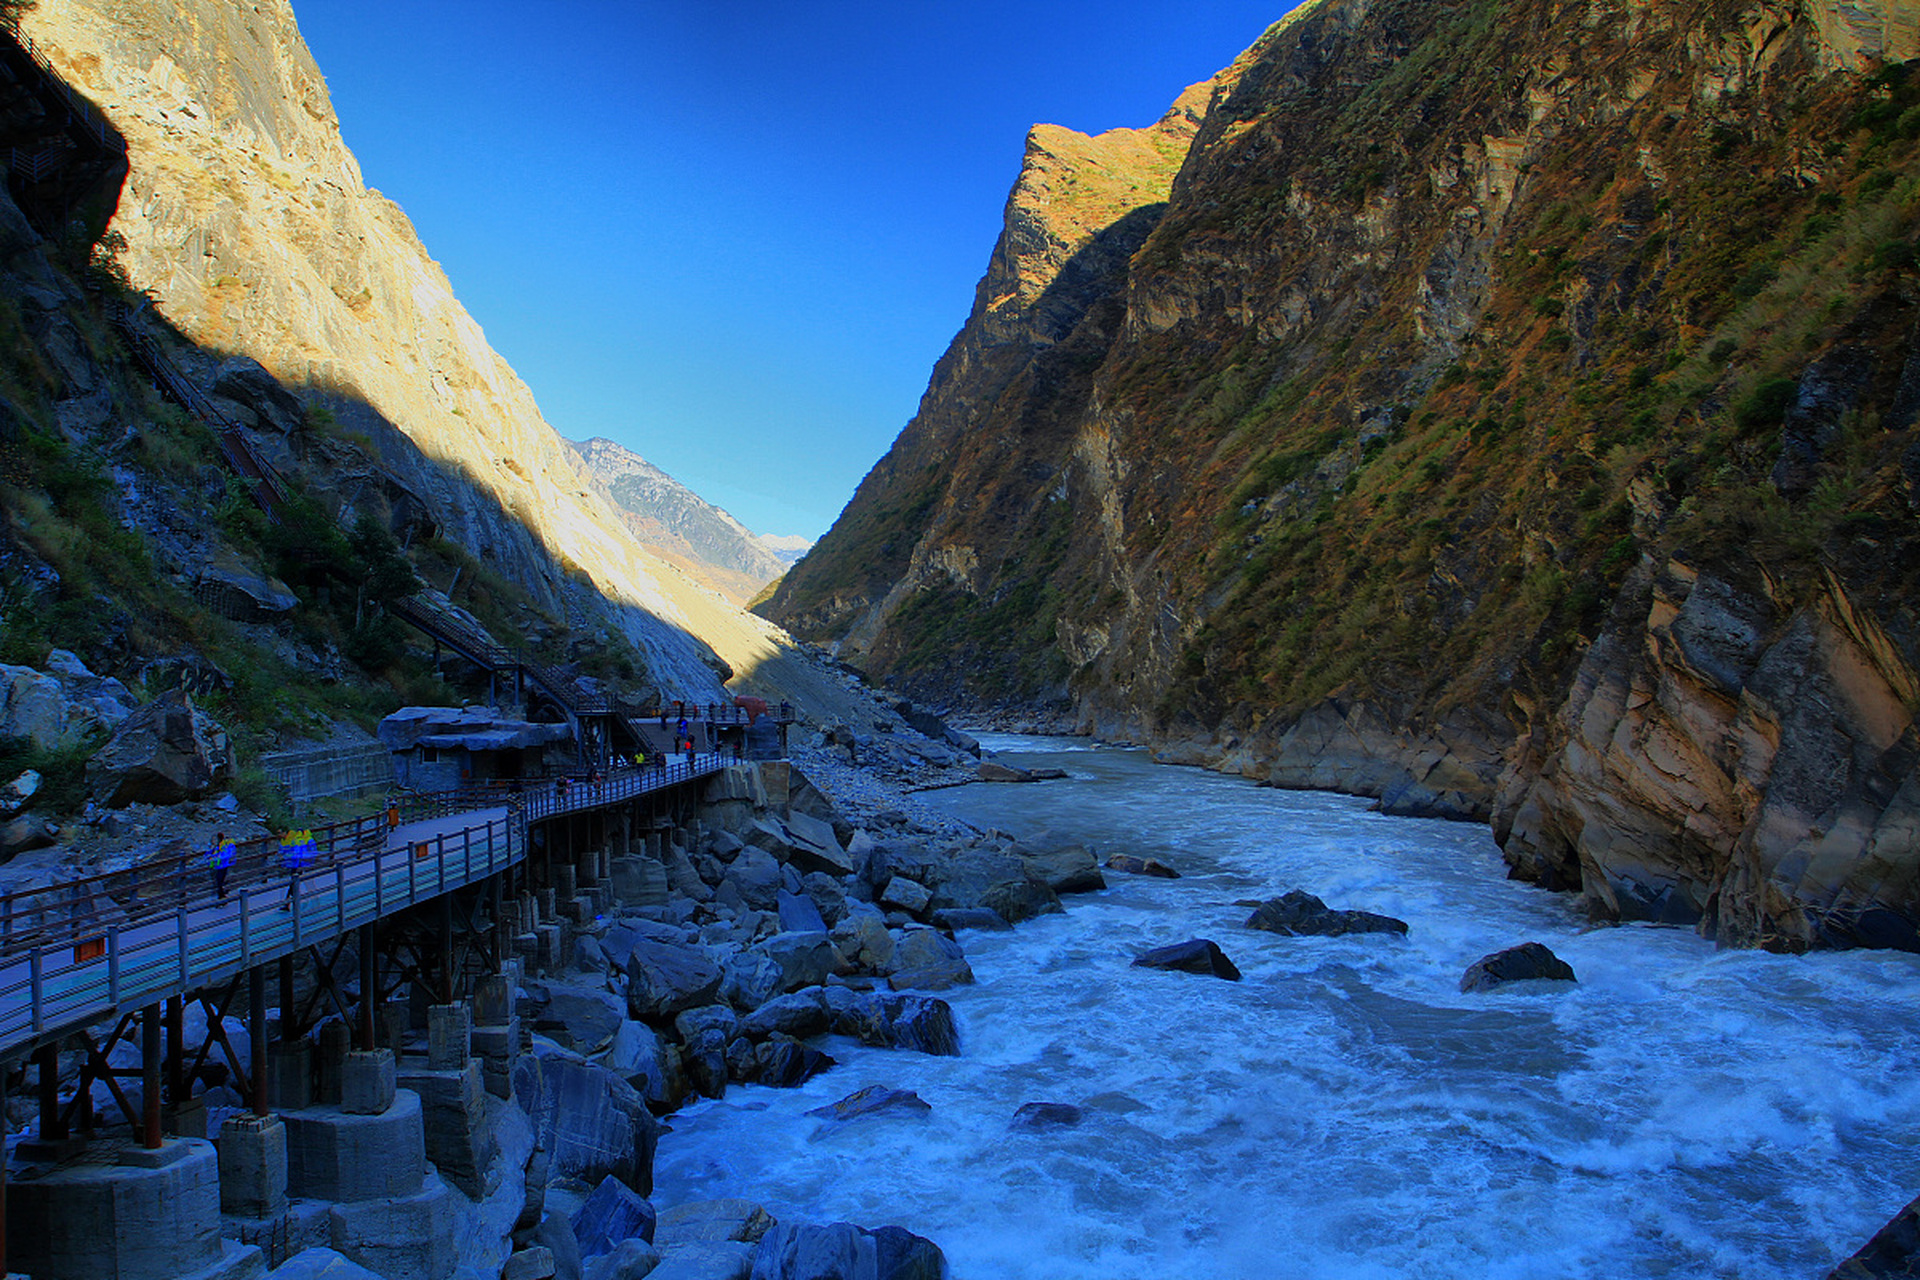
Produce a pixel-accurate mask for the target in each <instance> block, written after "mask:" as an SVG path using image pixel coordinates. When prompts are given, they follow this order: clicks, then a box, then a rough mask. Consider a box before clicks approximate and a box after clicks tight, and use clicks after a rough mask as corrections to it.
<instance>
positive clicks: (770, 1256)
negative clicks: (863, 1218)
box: [751, 1222, 947, 1280]
mask: <svg viewBox="0 0 1920 1280" xmlns="http://www.w3.org/2000/svg"><path fill="white" fill-rule="evenodd" d="M946 1277H947V1259H946V1255H945V1254H943V1253H941V1252H940V1246H938V1245H936V1244H935V1243H933V1241H931V1240H928V1239H926V1238H924V1237H922V1236H917V1235H914V1234H913V1233H912V1232H911V1231H908V1230H907V1229H906V1228H904V1227H881V1228H879V1229H878V1230H875V1231H869V1230H867V1229H866V1228H864V1227H856V1226H854V1225H853V1224H852V1223H849V1222H830V1223H826V1224H824V1225H813V1224H809V1223H787V1222H782V1223H778V1224H776V1225H775V1226H774V1228H773V1229H772V1230H771V1231H769V1232H767V1234H766V1235H765V1236H763V1237H761V1240H760V1243H759V1245H758V1246H756V1247H755V1249H754V1254H753V1272H752V1276H751V1280H946Z"/></svg>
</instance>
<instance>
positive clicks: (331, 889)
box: [0, 754, 729, 1058]
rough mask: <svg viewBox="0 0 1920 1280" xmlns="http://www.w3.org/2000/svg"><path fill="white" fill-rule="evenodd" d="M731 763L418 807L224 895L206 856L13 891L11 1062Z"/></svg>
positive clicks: (365, 823) (423, 897) (2, 1002)
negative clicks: (536, 826)
mask: <svg viewBox="0 0 1920 1280" xmlns="http://www.w3.org/2000/svg"><path fill="white" fill-rule="evenodd" d="M728 763H729V762H728V760H727V758H726V757H724V756H720V755H716V754H706V755H701V756H697V757H695V758H694V759H693V760H691V761H689V760H686V759H676V760H673V761H671V762H668V763H665V764H661V765H649V766H647V767H646V768H644V769H642V768H623V769H617V770H615V771H613V772H612V773H611V774H609V775H607V776H606V777H603V778H600V779H597V780H596V779H595V778H593V777H592V776H591V775H589V776H585V777H580V778H573V777H568V778H566V779H565V785H564V786H563V785H559V783H560V780H558V779H551V780H529V781H528V782H527V783H525V784H522V785H521V786H520V787H519V788H518V789H515V788H514V786H513V784H511V783H494V784H485V785H475V786H469V787H464V788H461V789H459V790H456V791H447V792H436V793H431V794H423V795H408V796H403V797H401V798H398V799H397V800H396V801H395V802H394V804H393V805H392V806H390V807H389V809H388V810H387V812H385V813H382V814H377V815H374V816H371V817H365V818H356V819H353V820H351V821H347V822H337V823H333V824H331V825H328V826H323V827H316V828H313V829H312V832H311V834H312V837H313V844H312V847H311V850H310V851H306V850H305V847H304V846H302V849H303V853H302V855H301V861H300V865H299V866H297V867H292V868H289V867H288V866H287V865H286V855H285V852H284V849H283V846H282V844H281V841H280V839H279V838H278V837H267V838H264V839H256V840H250V841H246V842H244V843H237V844H236V845H235V853H234V858H233V861H232V863H231V864H230V865H229V867H228V870H227V875H226V880H225V884H224V888H225V893H224V894H222V893H220V892H219V891H218V890H217V889H216V885H215V879H214V869H213V866H212V862H211V859H210V857H209V853H208V851H207V850H204V849H203V850H198V851H194V852H192V853H183V854H181V855H179V856H177V857H176V858H173V859H171V860H168V861H166V862H162V863H157V864H156V863H151V862H149V863H145V864H141V865H137V866H131V867H128V868H126V869H124V870H121V871H114V872H109V873H107V874H105V875H98V876H89V877H87V878H85V879H81V880H74V881H69V882H67V883H65V884H59V885H49V886H45V887H43V888H38V889H28V890H23V891H21V892H18V893H11V894H5V895H0V1058H4V1057H7V1056H10V1054H9V1051H10V1050H14V1049H17V1048H19V1047H21V1046H23V1045H25V1044H28V1043H31V1042H38V1041H43V1040H44V1039H45V1038H46V1037H48V1036H50V1035H57V1034H60V1033H62V1032H64V1031H68V1030H73V1029H77V1028H79V1027H83V1026H86V1025H87V1024H89V1023H91V1022H93V1021H96V1020H97V1019H99V1018H100V1017H103V1016H105V1015H106V1014H108V1013H110V1012H112V1011H113V1010H115V1009H121V1008H130V1007H138V1006H142V1005H145V1004H151V1003H152V1002H153V1001H154V1000H156V999H160V998H165V997H171V996H175V995H182V994H185V993H186V992H188V991H192V990H194V989H196V988H198V987H203V986H206V985H208V984H209V983H212V982H216V981H220V980H223V979H224V978H226V977H230V976H231V975H233V974H235V973H238V972H240V971H242V970H244V969H247V968H251V967H252V966H254V965H257V964H262V963H265V962H267V961H269V960H275V959H278V958H279V957H281V956H284V955H288V954H291V953H292V952H294V951H296V950H298V949H300V948H301V947H305V946H308V945H311V944H313V943H315V942H319V941H324V940H326V939H329V938H334V937H338V936H339V935H340V934H342V933H344V932H345V931H347V930H348V929H353V928H358V927H359V926H360V925H362V924H366V923H368V922H370V921H374V920H378V919H380V918H381V917H383V916H386V915H390V914H392V913H394V912H396V911H401V910H405V909H406V908H408V907H411V906H414V905H416V904H418V903H420V902H424V901H428V900H431V899H433V898H437V897H440V896H441V895H443V894H445V893H448V892H451V891H452V890H454V889H460V888H464V887H466V886H467V885H470V884H473V883H476V882H478V881H481V880H485V879H486V878H488V877H490V876H492V875H494V874H495V873H497V872H499V871H501V870H504V869H505V868H507V867H509V866H511V865H513V864H515V863H517V862H519V861H520V860H521V859H522V858H523V857H524V856H525V854H526V848H527V825H528V824H529V823H530V822H539V821H543V820H545V819H548V818H554V817H560V816H564V815H566V814H569V813H577V812H583V811H586V810H591V809H597V808H602V807H605V806H607V805H611V804H618V803H622V802H624V801H626V800H630V799H633V798H636V797H639V796H643V795H646V794H648V793H650V792H655V791H660V790H664V789H666V788H668V787H672V786H677V785H679V784H681V783H685V782H690V781H693V780H696V779H699V778H703V777H707V776H710V775H712V774H716V773H719V772H720V771H721V770H722V769H724V768H726V767H727V764H728ZM448 819H455V820H456V821H454V822H449V821H447V820H448Z"/></svg>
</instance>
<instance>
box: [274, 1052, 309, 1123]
mask: <svg viewBox="0 0 1920 1280" xmlns="http://www.w3.org/2000/svg"><path fill="white" fill-rule="evenodd" d="M283 1034H284V1033H283ZM267 1073H268V1075H269V1077H270V1078H271V1080H272V1084H271V1086H270V1094H271V1097H272V1099H273V1105H274V1106H275V1107H276V1108H278V1109H279V1110H281V1111H297V1110H299V1109H300V1108H302V1107H306V1106H311V1105H312V1103H313V1047H312V1046H311V1045H309V1044H308V1043H307V1042H306V1041H305V1040H286V1039H282V1040H281V1041H280V1042H279V1043H278V1044H276V1045H274V1046H273V1048H272V1049H271V1050H270V1051H269V1052H268V1054H267Z"/></svg>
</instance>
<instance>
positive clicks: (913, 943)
mask: <svg viewBox="0 0 1920 1280" xmlns="http://www.w3.org/2000/svg"><path fill="white" fill-rule="evenodd" d="M893 964H894V971H893V973H892V974H891V975H889V976H888V978H887V985H888V986H890V987H892V988H893V989H894V990H895V991H903V990H906V989H908V988H917V989H919V990H922V991H945V990H946V989H947V988H948V987H955V986H966V985H970V984H971V983H972V982H973V966H971V965H969V964H968V963H967V957H966V953H965V952H964V951H962V950H961V949H960V944H959V943H957V942H955V941H954V940H953V939H952V938H949V937H947V936H946V935H945V934H943V933H941V932H940V931H939V930H938V929H930V928H928V927H927V926H925V925H912V926H910V927H908V928H906V929H902V930H901V931H900V939H899V944H898V945H897V946H896V947H895V949H894V953H893Z"/></svg>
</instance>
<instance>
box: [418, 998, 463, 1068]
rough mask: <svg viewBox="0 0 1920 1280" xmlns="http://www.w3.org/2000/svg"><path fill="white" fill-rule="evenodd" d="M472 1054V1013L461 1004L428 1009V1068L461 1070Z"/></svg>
mask: <svg viewBox="0 0 1920 1280" xmlns="http://www.w3.org/2000/svg"><path fill="white" fill-rule="evenodd" d="M472 1056H473V1015H472V1014H471V1013H470V1012H469V1011H468V1009H467V1006H466V1005H464V1004H457V1003H456V1004H436V1005H434V1006H433V1007H432V1008H431V1009H428V1010H427V1070H429V1071H460V1070H463V1069H464V1068H465V1067H466V1065H467V1059H468V1058H470V1057H472Z"/></svg>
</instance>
